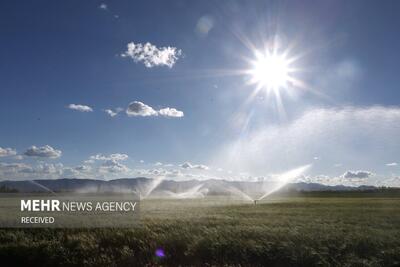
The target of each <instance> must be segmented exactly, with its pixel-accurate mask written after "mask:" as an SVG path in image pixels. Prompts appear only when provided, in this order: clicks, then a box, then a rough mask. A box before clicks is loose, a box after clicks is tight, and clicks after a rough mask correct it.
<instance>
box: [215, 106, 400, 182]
mask: <svg viewBox="0 0 400 267" xmlns="http://www.w3.org/2000/svg"><path fill="white" fill-rule="evenodd" d="M399 136H400V108H398V107H381V106H373V107H344V108H313V109H310V110H307V111H306V112H304V113H303V114H301V115H300V116H299V117H297V118H295V119H292V120H288V121H286V122H283V123H275V124H268V125H259V126H258V127H253V128H252V129H250V130H248V131H246V132H245V133H242V134H241V135H240V136H237V137H236V138H235V139H232V140H231V141H228V142H227V143H226V144H221V147H220V148H219V151H217V153H216V158H215V159H214V160H213V164H214V165H216V166H220V167H222V168H224V169H231V170H234V171H235V172H239V171H240V170H251V172H252V173H253V174H254V175H263V174H264V173H273V172H276V171H279V170H284V169H287V168H290V166H296V165H299V164H304V163H308V162H305V159H312V158H313V157H314V156H315V155H318V156H319V157H320V158H323V159H324V163H331V164H332V165H333V164H334V163H338V162H339V163H340V162H343V163H345V164H346V166H351V167H353V168H374V169H377V168H378V167H379V165H378V163H377V162H380V161H382V159H386V160H388V159H391V158H396V157H397V156H398V151H400V142H396V140H398V137H399ZM266 163H268V164H266ZM381 167H382V165H381ZM382 168H383V167H382ZM313 172H324V173H325V174H328V175H332V174H333V173H334V172H335V170H334V168H333V166H332V169H331V170H328V171H327V172H326V165H325V166H324V164H318V165H315V166H314V167H313Z"/></svg>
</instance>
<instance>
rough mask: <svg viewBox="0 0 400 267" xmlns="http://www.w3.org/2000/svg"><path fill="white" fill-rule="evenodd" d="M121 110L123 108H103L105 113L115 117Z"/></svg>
mask: <svg viewBox="0 0 400 267" xmlns="http://www.w3.org/2000/svg"><path fill="white" fill-rule="evenodd" d="M123 110H124V109H123V108H116V109H105V110H104V112H105V113H107V114H108V115H109V116H110V117H115V116H117V115H118V113H120V112H121V111H123Z"/></svg>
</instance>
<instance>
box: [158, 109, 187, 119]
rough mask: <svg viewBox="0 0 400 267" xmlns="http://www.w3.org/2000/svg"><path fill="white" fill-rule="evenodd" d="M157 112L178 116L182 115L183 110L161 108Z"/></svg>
mask: <svg viewBox="0 0 400 267" xmlns="http://www.w3.org/2000/svg"><path fill="white" fill-rule="evenodd" d="M158 114H160V115H161V116H164V117H175V118H180V117H183V112H182V111H179V110H177V109H175V108H163V109H160V110H159V111H158Z"/></svg>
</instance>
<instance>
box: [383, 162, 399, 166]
mask: <svg viewBox="0 0 400 267" xmlns="http://www.w3.org/2000/svg"><path fill="white" fill-rule="evenodd" d="M397 165H398V164H397V162H392V163H387V164H386V166H388V167H393V166H397Z"/></svg>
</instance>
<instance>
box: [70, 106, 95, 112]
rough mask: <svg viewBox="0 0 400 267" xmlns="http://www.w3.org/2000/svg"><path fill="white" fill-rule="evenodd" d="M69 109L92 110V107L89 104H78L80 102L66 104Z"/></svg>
mask: <svg viewBox="0 0 400 267" xmlns="http://www.w3.org/2000/svg"><path fill="white" fill-rule="evenodd" d="M68 108H69V109H72V110H76V111H80V112H92V111H93V109H92V108H91V107H89V106H86V105H80V104H69V105H68Z"/></svg>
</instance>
